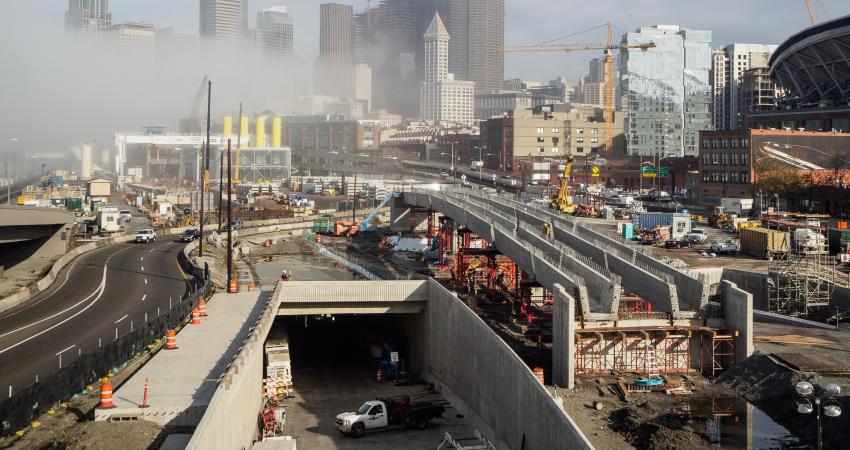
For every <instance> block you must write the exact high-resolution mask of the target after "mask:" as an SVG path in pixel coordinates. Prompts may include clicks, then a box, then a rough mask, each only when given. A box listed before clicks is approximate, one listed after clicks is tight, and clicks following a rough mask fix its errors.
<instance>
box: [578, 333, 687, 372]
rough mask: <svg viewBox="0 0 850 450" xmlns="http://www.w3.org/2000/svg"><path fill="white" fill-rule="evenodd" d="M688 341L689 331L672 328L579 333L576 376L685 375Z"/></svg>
mask: <svg viewBox="0 0 850 450" xmlns="http://www.w3.org/2000/svg"><path fill="white" fill-rule="evenodd" d="M664 328H666V327H664ZM691 338H692V331H691V330H683V329H675V328H672V329H655V330H653V329H649V328H647V329H645V330H640V329H628V328H614V327H612V328H610V329H605V330H579V332H577V334H576V374H585V375H590V374H602V373H611V372H614V373H618V374H622V373H635V374H642V375H644V376H653V377H655V376H659V374H661V373H686V372H688V371H690V369H691Z"/></svg>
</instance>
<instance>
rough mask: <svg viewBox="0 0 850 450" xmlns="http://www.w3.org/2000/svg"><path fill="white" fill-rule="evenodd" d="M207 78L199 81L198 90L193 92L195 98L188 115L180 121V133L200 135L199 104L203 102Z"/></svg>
mask: <svg viewBox="0 0 850 450" xmlns="http://www.w3.org/2000/svg"><path fill="white" fill-rule="evenodd" d="M207 79H208V78H207V76H206V75H204V79H203V80H201V84H200V86H198V90H197V91H196V92H195V98H194V99H193V100H192V107H191V109H190V110H189V114H188V115H187V116H186V117H184V118H182V119H180V131H181V132H183V133H200V132H201V131H202V130H201V116H200V114H199V113H200V110H201V104H202V103H203V101H204V95H205V94H206V93H207Z"/></svg>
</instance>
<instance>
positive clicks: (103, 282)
mask: <svg viewBox="0 0 850 450" xmlns="http://www.w3.org/2000/svg"><path fill="white" fill-rule="evenodd" d="M130 248H132V247H125V248H123V249H121V250H118V251H117V252H115V253H113V254H112V255H110V256H109V258H106V262H105V263H104V264H103V278H102V279H101V281H100V286H99V287H98V289H100V293H99V294H97V297H95V298H94V300H92V301H91V303H89V304H88V305H86V307H85V308H83V309H81V310H79V311H77V312H76V313H74V314H72V315H70V316H68V318H66V319H65V320H63V321H61V322H58V323H57V324H55V325H53V326H51V327H49V328H46V329H44V330H42V331H40V332H38V333H36V334H34V335H32V336H30V337H28V338H26V339H24V340H22V341H20V342H18V343H16V344H12V345H10V346H8V347H6V348H4V349H2V350H0V355H2V354H3V353H6V352H8V351H9V350H11V349H13V348H15V347H17V346H19V345H21V344H24V343H26V342H29V341H31V340H33V339H35V338H37V337H39V336H41V335H42V334H44V333H47V332H48V331H52V330H54V329H55V328H58V327H59V326H61V325H64V324H65V323H67V322H68V321H69V320H71V319H73V318H74V317H77V316H79V315H80V314H82V313H84V312H85V311H86V310H88V309H89V308H91V307H92V306H94V304H95V303H97V302H98V300H100V298H101V297H103V293H104V292H106V269H107V268H108V267H109V260H110V259H112V257H113V256H115V255H117V254H118V253H120V252H122V251H124V250H128V249H130ZM95 293H97V291H95V292H94V293H92V295H94V294H95ZM88 298H91V295H90V296H89V297H88ZM45 320H46V319H45ZM42 321H43V320H42ZM31 325H33V324H30V325H26V326H25V327H23V328H26V327H29V326H31ZM7 334H8V333H7ZM4 336H5V335H4Z"/></svg>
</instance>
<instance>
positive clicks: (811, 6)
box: [806, 0, 818, 25]
mask: <svg viewBox="0 0 850 450" xmlns="http://www.w3.org/2000/svg"><path fill="white" fill-rule="evenodd" d="M806 9H808V10H809V20H811V21H812V25H814V24H816V23H818V17H817V16H816V15H815V5H814V3H812V0H806Z"/></svg>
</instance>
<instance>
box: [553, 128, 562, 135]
mask: <svg viewBox="0 0 850 450" xmlns="http://www.w3.org/2000/svg"><path fill="white" fill-rule="evenodd" d="M560 132H561V129H560V128H552V134H558V133H560Z"/></svg>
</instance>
